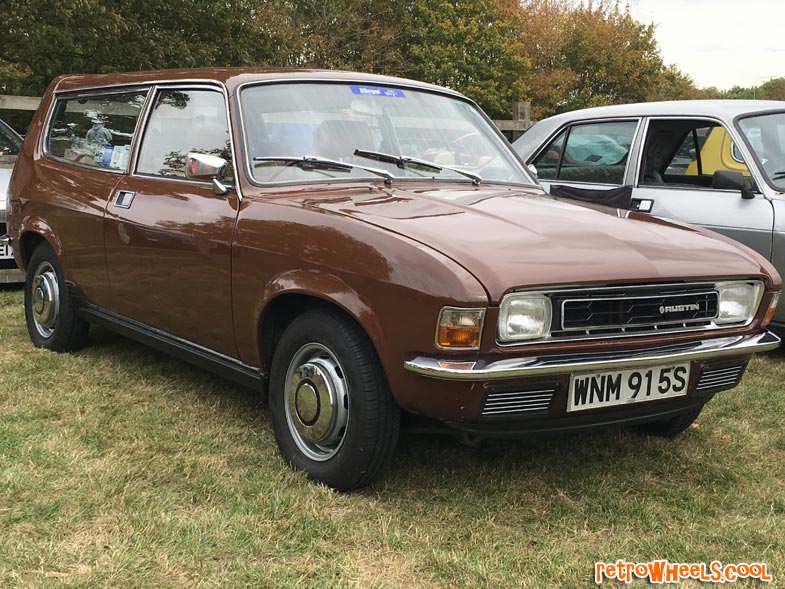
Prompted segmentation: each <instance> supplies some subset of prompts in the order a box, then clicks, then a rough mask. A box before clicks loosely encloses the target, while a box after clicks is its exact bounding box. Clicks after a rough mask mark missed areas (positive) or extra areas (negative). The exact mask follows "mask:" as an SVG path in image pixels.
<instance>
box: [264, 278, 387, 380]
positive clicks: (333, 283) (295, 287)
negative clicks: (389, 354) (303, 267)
mask: <svg viewBox="0 0 785 589" xmlns="http://www.w3.org/2000/svg"><path fill="white" fill-rule="evenodd" d="M314 309H322V310H326V311H332V312H336V313H340V314H341V315H343V316H345V317H347V318H349V319H351V320H352V321H353V322H354V323H356V324H357V325H358V326H359V327H360V329H362V330H363V332H364V333H365V334H366V335H367V336H368V338H369V339H370V341H371V344H372V345H373V347H374V350H375V351H376V354H377V356H378V357H379V359H380V360H381V354H379V350H380V347H381V346H382V345H383V342H384V334H383V331H382V328H381V324H380V323H379V320H378V318H377V316H376V314H375V313H374V311H373V310H372V308H371V306H370V305H369V304H368V303H367V302H366V301H365V300H364V299H363V297H362V296H361V295H360V294H359V293H358V292H356V291H355V290H354V289H353V288H351V287H350V286H349V285H347V284H346V283H345V282H344V281H343V280H341V279H340V278H339V277H337V276H332V275H324V274H321V273H317V272H301V271H296V272H291V273H287V274H286V275H284V276H280V277H278V278H277V279H276V280H274V281H273V282H271V283H270V285H269V286H268V288H267V289H266V291H265V293H264V295H263V297H262V301H261V305H260V309H259V312H258V317H259V320H258V323H257V325H258V338H259V343H258V345H259V355H260V358H259V360H260V366H261V369H262V370H263V371H265V372H266V371H268V370H269V367H270V364H271V361H272V356H273V353H274V352H275V348H276V346H277V344H278V341H279V340H280V337H281V335H282V334H283V332H284V331H285V329H286V328H287V327H288V326H289V325H290V324H291V322H292V321H294V319H295V318H297V317H298V316H300V315H302V314H303V313H305V312H307V311H310V310H314Z"/></svg>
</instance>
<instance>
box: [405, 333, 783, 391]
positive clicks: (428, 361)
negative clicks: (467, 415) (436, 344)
mask: <svg viewBox="0 0 785 589" xmlns="http://www.w3.org/2000/svg"><path fill="white" fill-rule="evenodd" d="M779 345H780V338H778V337H777V336H776V335H774V334H773V333H771V332H770V331H764V332H763V333H760V334H757V335H754V336H734V337H723V338H712V339H707V340H702V341H698V342H689V343H684V344H675V345H670V346H662V347H659V348H647V349H645V350H634V351H623V352H618V351H617V352H594V353H590V354H569V355H566V354H564V355H554V356H536V357H524V358H508V359H504V360H496V361H495V362H482V361H476V362H475V361H460V360H447V359H438V358H432V357H428V356H418V357H416V358H414V359H412V360H407V361H406V362H404V367H405V368H406V369H407V370H411V371H412V372H416V373H418V374H422V375H424V376H428V377H430V378H439V379H443V380H464V381H466V380H498V379H502V378H517V377H526V376H542V375H550V374H564V373H568V372H586V371H599V370H606V369H608V370H612V369H615V368H627V367H631V366H653V365H656V364H675V363H678V362H689V361H692V360H714V359H715V358H724V357H728V356H748V355H750V354H754V353H756V352H767V351H769V350H774V349H775V348H777V347H778V346H779Z"/></svg>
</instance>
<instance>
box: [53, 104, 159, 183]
mask: <svg viewBox="0 0 785 589" xmlns="http://www.w3.org/2000/svg"><path fill="white" fill-rule="evenodd" d="M146 96H147V91H146V90H141V91H133V92H122V93H113V94H91V95H90V96H80V97H74V98H59V99H58V100H57V101H56V103H55V106H54V111H53V113H52V118H51V121H50V124H49V128H48V130H47V135H46V153H47V155H48V156H50V157H53V158H55V159H59V160H64V161H67V162H73V163H74V164H78V165H82V166H89V167H95V168H100V169H105V170H115V171H118V170H125V169H126V167H127V165H128V159H129V157H130V154H131V142H132V141H133V138H134V131H135V129H136V122H137V120H138V119H139V115H140V114H141V112H142V109H143V107H144V102H145V98H146Z"/></svg>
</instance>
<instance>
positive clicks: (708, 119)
mask: <svg viewBox="0 0 785 589" xmlns="http://www.w3.org/2000/svg"><path fill="white" fill-rule="evenodd" d="M656 121H695V122H696V123H709V125H707V126H719V127H722V128H723V129H724V130H725V133H727V135H728V137H729V138H730V140H731V143H732V145H733V146H734V147H735V148H736V149H737V150H738V151H739V154H741V156H742V157H744V153H743V152H742V150H741V148H740V147H739V143H738V142H737V140H736V137H735V128H734V127H733V126H731V125H729V124H728V123H727V122H726V121H723V120H722V119H720V118H718V117H714V116H711V115H701V116H692V115H672V116H668V115H655V116H648V117H646V121H645V123H644V125H643V133H642V140H641V144H640V151H639V152H638V156H637V158H636V161H637V163H636V167H637V172H636V174H635V177H634V179H633V184H632V185H633V186H634V187H635V188H652V186H650V185H647V184H642V183H641V177H640V176H641V170H642V169H643V156H644V152H645V147H646V140H647V139H648V136H649V128H650V126H651V123H652V122H656ZM745 147H746V146H745ZM731 157H732V158H733V160H734V161H737V162H739V160H737V159H736V158H735V157H733V149H731ZM739 163H740V164H744V165H745V166H747V170H749V172H750V174H751V177H752V178H753V179H754V180H755V183H756V186H758V187H760V184H759V180H758V178H757V177H756V174H757V170H756V169H755V166H750V165H749V164H748V163H747V162H744V161H742V162H739ZM654 188H657V189H668V190H714V191H721V192H728V191H727V190H721V189H718V188H711V187H709V188H706V187H700V186H677V185H668V184H658V185H656V186H655V187H654ZM731 192H733V191H731ZM758 192H760V188H758Z"/></svg>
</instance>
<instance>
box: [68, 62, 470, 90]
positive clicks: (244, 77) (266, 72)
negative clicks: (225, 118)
mask: <svg viewBox="0 0 785 589" xmlns="http://www.w3.org/2000/svg"><path fill="white" fill-rule="evenodd" d="M278 80H280V81H317V82H327V81H352V82H359V83H372V84H384V85H401V84H404V85H406V86H416V87H419V88H423V89H427V90H438V91H440V92H449V93H452V94H456V95H458V93H457V92H454V91H452V90H449V89H446V88H443V87H441V86H435V85H433V84H426V83H424V82H418V81H415V80H407V79H404V78H394V77H391V76H380V75H375V74H364V73H359V72H347V71H337V70H316V69H262V68H195V69H173V70H152V71H141V72H124V73H113V74H65V75H62V76H59V77H58V78H56V79H55V81H54V84H55V91H56V92H66V91H72V90H82V89H87V88H100V87H106V86H121V85H134V84H139V85H143V84H150V83H161V82H189V83H190V82H213V83H215V82H218V83H221V84H224V85H226V86H227V87H228V88H229V89H230V90H233V89H234V88H236V87H237V86H239V85H240V84H243V83H247V82H271V81H278Z"/></svg>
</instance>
